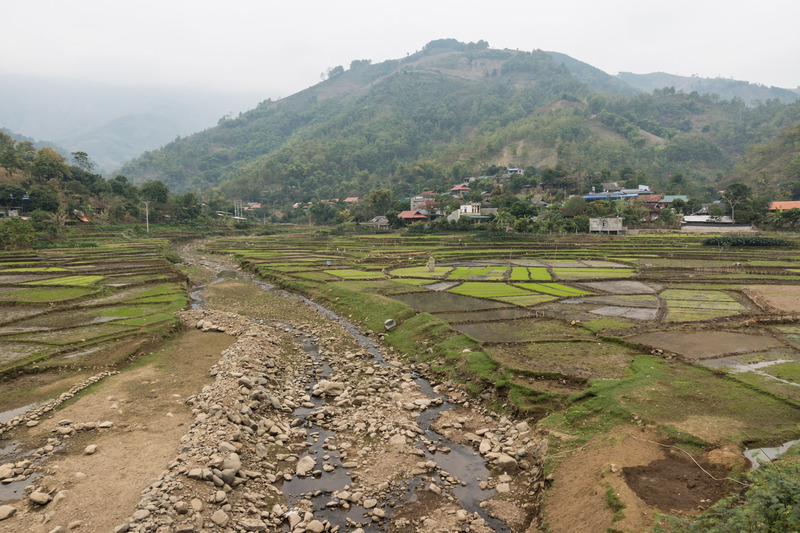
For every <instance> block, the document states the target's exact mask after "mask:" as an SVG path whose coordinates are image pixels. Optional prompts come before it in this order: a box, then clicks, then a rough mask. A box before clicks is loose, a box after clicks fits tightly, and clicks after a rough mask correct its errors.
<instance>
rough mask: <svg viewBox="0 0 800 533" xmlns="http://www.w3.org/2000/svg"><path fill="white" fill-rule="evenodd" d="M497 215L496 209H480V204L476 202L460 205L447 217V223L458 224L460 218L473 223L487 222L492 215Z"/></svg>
mask: <svg viewBox="0 0 800 533" xmlns="http://www.w3.org/2000/svg"><path fill="white" fill-rule="evenodd" d="M496 213H497V208H495V207H483V208H482V207H481V204H479V203H477V202H472V203H468V204H461V206H459V208H458V210H456V211H453V212H452V213H450V214H449V215H447V220H448V222H458V221H459V220H460V219H461V218H462V217H466V218H468V219H470V220H471V221H473V222H477V221H481V220H483V221H487V220H490V219H491V218H492V216H493V215H494V214H496Z"/></svg>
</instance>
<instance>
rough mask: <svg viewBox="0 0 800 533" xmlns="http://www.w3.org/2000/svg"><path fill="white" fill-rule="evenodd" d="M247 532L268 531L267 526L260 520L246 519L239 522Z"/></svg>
mask: <svg viewBox="0 0 800 533" xmlns="http://www.w3.org/2000/svg"><path fill="white" fill-rule="evenodd" d="M239 525H240V526H242V527H243V528H244V530H245V531H266V530H267V524H265V523H264V522H263V521H262V520H260V519H258V518H245V519H243V520H240V521H239Z"/></svg>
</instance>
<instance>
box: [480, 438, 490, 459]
mask: <svg viewBox="0 0 800 533" xmlns="http://www.w3.org/2000/svg"><path fill="white" fill-rule="evenodd" d="M478 451H479V452H480V454H481V455H485V454H487V453H489V452H490V451H492V441H490V440H489V439H483V440H482V441H481V444H480V446H478Z"/></svg>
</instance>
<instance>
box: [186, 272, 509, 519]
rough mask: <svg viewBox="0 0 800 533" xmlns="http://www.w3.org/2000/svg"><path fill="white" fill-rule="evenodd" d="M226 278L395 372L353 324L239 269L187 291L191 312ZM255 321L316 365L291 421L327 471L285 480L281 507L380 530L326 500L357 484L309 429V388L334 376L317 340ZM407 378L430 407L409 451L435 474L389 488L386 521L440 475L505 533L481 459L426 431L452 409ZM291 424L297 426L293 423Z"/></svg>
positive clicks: (466, 505)
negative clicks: (289, 305)
mask: <svg viewBox="0 0 800 533" xmlns="http://www.w3.org/2000/svg"><path fill="white" fill-rule="evenodd" d="M210 264H212V263H210V262H207V261H206V266H208V265H210ZM231 279H240V280H245V281H248V282H251V283H253V284H254V285H255V286H257V287H258V288H259V289H260V290H263V291H270V292H272V293H274V294H278V295H280V296H282V297H285V298H290V299H293V300H297V301H298V302H305V303H307V304H308V305H311V306H312V307H314V308H315V309H316V310H317V311H318V312H319V313H320V314H321V315H322V316H323V317H325V318H326V319H328V320H332V321H336V322H338V323H339V324H341V325H342V326H343V327H344V328H345V329H346V330H347V331H348V332H349V333H350V334H351V335H352V336H353V337H354V338H355V340H356V342H357V343H358V344H359V345H360V346H361V348H363V349H364V350H366V351H367V352H368V353H369V354H370V356H371V357H372V358H373V360H374V361H375V362H376V363H377V364H378V365H380V366H392V367H394V368H397V367H395V366H394V365H391V364H390V363H388V362H386V359H385V358H384V355H383V353H382V351H381V348H380V346H379V345H378V344H377V343H376V342H375V341H373V340H372V339H370V338H369V337H367V336H365V335H364V334H363V333H361V331H359V330H358V328H357V327H356V326H355V325H354V324H352V323H351V322H349V321H347V320H346V319H345V318H344V317H342V316H340V315H338V314H337V313H334V312H333V311H331V310H329V309H327V308H325V307H323V306H321V305H319V304H317V303H316V302H313V301H311V300H309V299H307V298H305V297H303V296H301V295H298V294H294V293H289V292H286V291H283V290H279V289H277V288H275V287H274V286H272V285H271V284H269V283H266V282H263V281H261V280H258V279H257V278H255V276H253V275H251V274H248V273H244V272H242V271H239V270H231V269H230V267H227V266H224V267H223V266H220V269H219V270H218V273H217V279H215V280H214V281H212V282H210V283H208V284H206V285H203V286H199V287H197V288H195V289H194V290H193V291H191V293H190V297H191V300H192V303H191V306H192V309H203V308H204V300H203V290H204V288H205V287H207V286H210V285H213V284H215V283H219V282H222V281H226V280H231ZM257 322H260V323H270V324H272V325H276V326H279V327H281V328H282V329H284V330H289V331H291V332H292V333H294V334H295V336H296V338H299V340H300V345H301V347H302V349H303V350H304V351H305V352H306V353H308V354H309V355H311V356H312V357H313V358H314V360H315V361H316V365H317V369H316V372H315V373H314V375H312V376H309V379H308V381H307V383H306V387H307V391H308V395H309V398H310V400H309V402H307V403H306V404H305V405H304V406H300V407H298V408H297V409H295V410H294V412H293V416H294V418H295V420H303V421H304V422H302V424H303V425H304V426H305V428H306V430H307V433H308V435H309V438H310V445H309V447H308V448H307V450H306V453H307V454H308V455H310V456H312V457H316V458H317V465H319V464H320V463H321V462H322V463H323V464H326V465H327V468H326V471H325V472H323V471H322V470H317V471H315V472H314V475H312V476H308V477H298V476H293V477H292V479H291V480H290V481H286V482H284V483H283V486H282V491H283V493H284V495H285V496H286V499H287V504H288V505H289V507H290V508H291V507H293V506H295V505H296V504H297V502H298V501H299V500H300V499H306V500H310V501H312V502H313V504H314V508H315V510H314V515H315V516H317V517H319V518H320V519H321V520H327V521H329V522H330V523H331V524H332V525H339V526H341V527H343V528H344V527H353V525H354V524H358V525H360V527H362V528H365V529H366V530H367V531H380V530H385V527H386V524H387V522H384V523H383V524H379V523H372V524H370V523H369V522H368V521H367V523H364V521H365V518H364V517H365V516H367V515H368V513H369V511H368V510H367V509H365V508H363V507H360V506H357V505H352V506H350V505H347V504H345V505H341V504H342V502H339V501H336V500H334V499H333V497H332V494H333V493H334V492H335V491H345V490H348V487H352V486H356V485H357V483H356V482H354V481H353V480H352V479H351V478H350V476H349V475H348V473H347V471H346V469H345V468H343V467H342V462H341V459H340V455H339V452H338V451H337V450H336V446H335V441H336V433H335V432H334V431H332V430H327V429H325V428H322V427H318V426H315V425H314V424H313V422H312V420H313V417H312V416H309V415H313V414H314V412H315V411H316V410H317V409H320V408H322V407H324V406H325V404H326V400H325V398H324V397H323V396H319V397H315V396H313V395H312V394H311V391H312V389H313V388H314V385H315V384H316V383H317V381H318V380H321V379H325V378H326V377H327V376H331V375H332V374H333V373H334V372H333V370H332V369H331V367H330V365H329V364H328V362H327V361H326V359H325V356H324V355H322V354H321V353H320V346H319V345H318V343H317V339H315V338H314V337H313V336H312V335H311V334H309V333H306V332H303V331H299V330H296V329H294V328H293V327H292V325H291V324H286V323H280V322H267V321H261V320H257ZM412 376H413V381H414V382H415V383H416V384H417V386H418V387H419V388H420V390H421V392H422V393H423V394H424V395H425V396H426V397H428V398H430V399H431V400H432V405H431V407H429V408H427V409H426V410H424V411H422V413H421V414H420V415H419V417H418V418H417V420H416V422H417V424H418V426H419V427H420V429H421V430H422V431H423V434H422V435H421V436H419V437H418V438H417V440H416V444H415V446H416V447H417V448H418V449H420V450H421V452H420V453H419V456H420V457H419V460H420V461H435V462H436V464H437V465H438V467H439V468H438V469H437V471H436V472H425V473H424V474H419V475H417V476H415V477H414V478H413V479H411V480H410V481H408V482H407V483H406V484H405V487H404V488H405V490H404V491H402V489H398V487H396V486H395V487H394V488H393V493H392V495H391V497H390V501H389V502H388V505H387V506H386V507H385V508H384V510H385V511H386V516H387V517H389V516H391V513H392V508H393V507H395V506H397V505H400V504H402V503H404V502H410V501H413V500H414V499H415V492H416V489H418V488H422V487H424V486H427V485H428V484H430V483H431V482H440V483H439V484H440V485H442V484H444V485H446V484H447V483H443V480H442V473H444V474H445V475H446V477H447V478H449V479H451V480H452V479H453V478H455V479H458V480H460V483H458V484H457V485H455V484H454V485H452V489H451V491H452V496H453V497H454V498H455V499H456V500H457V501H458V503H459V505H461V507H462V508H463V509H464V510H466V511H468V512H470V513H477V514H478V515H479V516H480V517H481V518H483V519H484V520H485V521H486V523H487V525H488V526H489V527H491V528H492V529H493V530H494V531H500V532H502V531H509V528H508V527H507V526H506V524H504V523H503V522H501V521H500V520H497V519H495V518H492V517H491V516H489V515H488V514H487V513H486V511H485V510H484V509H483V508H482V507H481V506H480V504H481V502H482V501H483V500H485V499H488V498H490V497H491V496H493V495H494V494H495V491H494V490H493V489H491V490H482V489H481V488H480V487H479V486H478V485H479V483H480V481H485V480H487V479H488V478H489V474H490V472H489V470H488V468H487V465H486V462H485V460H484V459H483V458H482V457H481V456H480V455H478V454H477V452H476V451H475V450H473V448H472V447H471V446H466V445H462V444H457V443H455V442H452V441H450V440H448V439H446V438H444V437H443V436H441V435H440V434H438V433H436V432H435V431H434V430H433V429H431V425H432V424H433V422H434V421H435V420H436V419H437V418H438V417H439V414H440V413H441V412H443V411H446V410H449V409H452V408H454V407H455V406H454V405H452V404H450V403H449V402H448V401H447V399H446V398H445V397H443V396H441V395H438V394H436V393H435V392H434V390H433V388H432V387H431V384H430V382H429V381H428V380H427V379H425V378H423V377H421V376H419V375H416V374H412ZM312 405H313V406H312ZM295 423H296V424H297V423H299V422H295ZM432 450H433V451H432ZM443 450H444V451H446V453H436V452H437V451H443ZM331 467H333V468H331ZM387 481H388V480H387ZM287 527H288V526H287ZM285 531H288V529H285Z"/></svg>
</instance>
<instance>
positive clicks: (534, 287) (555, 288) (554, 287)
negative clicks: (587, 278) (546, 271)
mask: <svg viewBox="0 0 800 533" xmlns="http://www.w3.org/2000/svg"><path fill="white" fill-rule="evenodd" d="M516 285H517V286H519V287H522V288H525V289H528V290H531V291H536V292H541V293H544V294H551V295H553V296H562V297H569V296H585V295H587V294H592V293H591V292H589V291H584V290H581V289H576V288H574V287H568V286H566V285H561V284H560V283H517V284H516Z"/></svg>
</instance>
